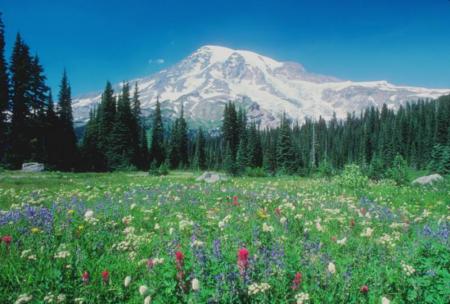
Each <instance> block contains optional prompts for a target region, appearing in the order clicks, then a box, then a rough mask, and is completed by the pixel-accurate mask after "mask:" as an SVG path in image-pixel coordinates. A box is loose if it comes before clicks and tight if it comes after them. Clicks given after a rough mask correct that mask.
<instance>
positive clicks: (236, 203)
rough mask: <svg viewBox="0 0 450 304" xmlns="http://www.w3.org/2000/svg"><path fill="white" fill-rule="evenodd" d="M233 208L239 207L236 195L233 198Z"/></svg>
mask: <svg viewBox="0 0 450 304" xmlns="http://www.w3.org/2000/svg"><path fill="white" fill-rule="evenodd" d="M233 206H239V203H238V197H237V196H236V195H235V196H233Z"/></svg>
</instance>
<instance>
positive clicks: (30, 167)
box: [22, 163, 44, 172]
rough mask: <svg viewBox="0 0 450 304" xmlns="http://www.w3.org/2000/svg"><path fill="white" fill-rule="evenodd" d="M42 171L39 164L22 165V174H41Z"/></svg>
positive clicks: (42, 165) (41, 165)
mask: <svg viewBox="0 0 450 304" xmlns="http://www.w3.org/2000/svg"><path fill="white" fill-rule="evenodd" d="M42 171H44V164H41V163H23V164H22V172H42Z"/></svg>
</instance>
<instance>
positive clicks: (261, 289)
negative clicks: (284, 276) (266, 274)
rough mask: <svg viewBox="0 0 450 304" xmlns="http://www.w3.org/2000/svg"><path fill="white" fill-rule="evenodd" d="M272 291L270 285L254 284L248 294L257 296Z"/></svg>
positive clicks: (250, 286) (249, 287) (249, 288)
mask: <svg viewBox="0 0 450 304" xmlns="http://www.w3.org/2000/svg"><path fill="white" fill-rule="evenodd" d="M269 289H270V285H269V284H267V283H259V284H258V283H253V284H251V285H249V286H248V294H249V295H255V294H257V293H261V292H265V291H267V290H269Z"/></svg>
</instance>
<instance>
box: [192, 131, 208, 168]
mask: <svg viewBox="0 0 450 304" xmlns="http://www.w3.org/2000/svg"><path fill="white" fill-rule="evenodd" d="M193 167H194V169H196V170H205V169H206V151H205V136H204V134H203V130H202V129H201V128H200V129H198V131H197V138H196V141H195V154H194V161H193Z"/></svg>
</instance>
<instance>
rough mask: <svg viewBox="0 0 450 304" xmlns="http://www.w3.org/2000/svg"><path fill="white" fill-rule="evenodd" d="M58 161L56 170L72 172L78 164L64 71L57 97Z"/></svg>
mask: <svg viewBox="0 0 450 304" xmlns="http://www.w3.org/2000/svg"><path fill="white" fill-rule="evenodd" d="M57 113H58V118H59V134H60V136H59V140H60V143H59V149H58V153H59V161H58V163H57V168H58V169H59V170H62V171H73V170H75V169H76V167H77V165H78V163H79V159H78V157H79V154H78V148H77V145H76V137H75V131H74V129H73V115H72V96H71V88H70V85H69V81H68V79H67V73H66V71H64V73H63V77H62V80H61V85H60V90H59V95H58V111H57Z"/></svg>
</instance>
